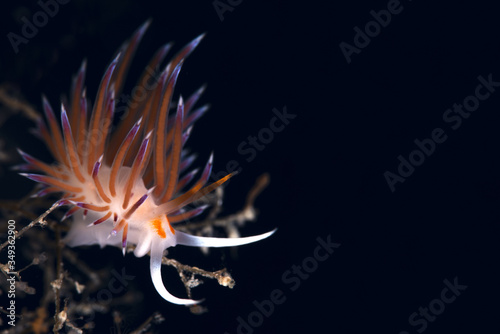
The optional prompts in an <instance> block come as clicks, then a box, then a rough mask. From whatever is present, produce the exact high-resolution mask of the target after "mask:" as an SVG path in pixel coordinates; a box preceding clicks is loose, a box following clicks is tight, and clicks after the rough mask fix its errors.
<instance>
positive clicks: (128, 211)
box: [19, 21, 274, 305]
mask: <svg viewBox="0 0 500 334" xmlns="http://www.w3.org/2000/svg"><path fill="white" fill-rule="evenodd" d="M148 25H149V21H148V22H146V23H145V24H143V25H142V26H141V27H140V28H139V29H138V30H137V31H136V32H135V33H134V35H133V36H132V38H131V39H130V41H128V42H126V43H125V44H124V45H123V46H122V48H121V49H120V51H119V53H118V55H117V56H116V58H115V59H114V60H113V61H112V62H111V64H110V65H109V66H108V68H107V70H106V72H105V74H104V76H103V78H102V80H101V83H100V86H99V89H98V92H97V97H96V100H95V101H94V105H93V107H92V108H91V110H90V108H89V102H88V100H87V97H86V89H85V87H84V77H85V71H86V63H85V62H83V64H82V66H81V68H80V70H79V72H78V74H77V75H76V76H75V78H74V81H73V87H72V90H71V96H70V103H69V104H68V105H65V104H64V103H63V104H62V105H61V117H60V118H61V124H59V122H58V121H57V119H56V116H55V114H54V112H53V110H52V107H51V106H50V104H49V102H48V101H47V99H46V98H43V109H44V112H45V116H46V120H47V124H48V126H47V125H46V124H45V122H44V121H43V120H40V121H39V122H38V129H37V133H38V135H39V137H41V139H42V140H43V141H44V142H45V144H46V145H47V147H48V149H49V150H50V152H51V153H52V155H53V156H54V158H55V159H56V160H57V163H56V165H48V164H46V163H44V162H42V161H39V160H37V159H35V158H33V157H32V156H30V155H28V154H27V153H24V152H22V151H19V152H20V154H21V156H22V157H23V159H24V160H25V161H26V164H25V165H22V166H21V169H23V170H25V171H31V170H38V171H41V172H43V174H27V173H22V175H24V176H26V177H28V178H30V179H32V180H34V181H37V182H40V183H42V184H44V185H45V187H44V188H43V189H42V190H41V191H40V192H39V193H38V195H39V196H42V195H46V194H50V193H63V195H62V199H61V202H62V203H64V204H66V205H69V206H70V207H71V208H70V209H69V210H68V212H67V213H66V214H65V216H64V218H67V217H70V216H72V218H73V223H72V225H71V229H70V231H69V232H68V234H67V235H66V237H65V238H64V241H65V243H66V244H67V245H68V246H71V247H75V246H81V245H92V244H98V245H100V246H101V247H104V246H106V245H111V246H117V247H121V248H122V250H123V252H125V248H126V246H127V243H130V244H133V245H135V250H134V254H135V255H136V256H137V257H141V256H144V255H145V254H147V253H150V256H151V277H152V280H153V283H154V286H155V288H156V290H157V291H158V293H159V294H160V295H161V296H162V297H163V298H164V299H166V300H168V301H170V302H172V303H175V304H182V305H189V304H194V303H197V301H195V300H190V299H180V298H177V297H174V296H172V295H171V294H170V293H169V292H168V291H167V290H166V289H165V287H164V285H163V281H162V276H161V259H162V256H163V251H164V250H165V249H166V248H168V247H172V246H175V245H186V246H194V247H228V246H238V245H243V244H247V243H251V242H255V241H258V240H261V239H264V238H267V237H268V236H270V235H271V234H272V233H273V232H274V231H272V232H268V233H265V234H261V235H257V236H252V237H245V238H227V239H226V238H211V237H198V236H192V235H189V234H186V233H183V232H181V231H177V230H175V229H174V228H173V226H172V225H173V224H175V223H178V222H182V221H184V220H186V219H189V218H192V217H194V216H196V215H198V214H200V213H201V212H202V211H203V209H204V207H194V208H190V209H186V206H188V205H190V204H193V203H194V202H195V201H197V200H198V199H200V198H201V197H203V196H204V195H206V194H207V193H209V192H211V191H213V190H214V189H215V188H217V187H219V186H220V185H221V184H223V183H224V182H225V181H227V180H228V179H229V178H230V177H231V176H233V175H234V174H229V175H227V176H225V177H223V178H222V179H220V180H218V181H216V182H214V183H212V184H210V185H208V186H206V185H205V184H206V183H207V181H208V178H209V176H210V173H211V169H212V161H213V156H212V155H211V156H210V158H209V160H208V162H207V163H206V165H205V168H204V169H203V171H202V172H201V176H200V178H199V179H198V181H196V182H194V184H193V185H192V186H191V187H189V188H186V186H187V185H189V184H191V183H192V182H191V181H192V180H193V178H194V176H195V175H196V173H197V172H196V170H194V171H191V172H189V171H187V170H188V169H189V167H190V165H191V163H192V162H193V160H194V156H193V155H189V154H188V153H187V151H186V150H184V144H185V143H186V141H187V139H188V137H189V134H190V132H191V128H192V125H193V123H194V122H195V121H196V120H197V119H198V118H200V116H202V115H203V114H204V113H205V111H206V110H207V107H206V106H202V107H199V108H194V106H195V104H196V102H197V101H198V99H199V98H200V96H201V94H202V93H203V90H204V89H203V87H202V88H200V89H199V90H198V91H196V92H195V93H194V94H192V95H191V96H190V97H189V98H188V99H187V100H186V101H184V100H183V98H182V97H179V99H178V102H177V103H176V106H173V107H174V108H173V109H175V112H173V113H172V115H170V113H169V110H170V109H171V105H172V104H173V103H174V102H173V101H172V96H173V92H174V88H175V84H176V82H177V78H178V75H179V72H180V70H181V67H182V65H183V63H184V60H185V59H186V57H187V56H188V55H189V54H190V53H191V52H192V51H193V49H194V48H195V47H196V46H197V45H198V43H199V42H200V40H201V39H202V38H203V35H201V36H199V37H198V38H196V39H194V40H193V41H192V42H191V43H189V44H188V45H187V46H185V47H184V48H183V49H182V50H181V51H179V52H178V53H177V55H175V56H174V57H173V58H172V60H171V61H170V62H169V63H168V64H167V65H166V67H165V69H164V70H163V71H162V72H161V74H160V75H159V76H158V77H155V76H154V73H153V72H152V71H151V70H150V69H153V68H157V66H159V65H160V63H161V62H162V61H163V59H164V58H165V56H166V54H167V52H168V51H169V49H170V47H171V45H170V44H167V45H165V46H164V47H162V48H160V50H159V51H158V52H157V53H156V54H155V55H154V57H153V58H152V60H151V61H150V63H149V64H148V66H147V68H146V71H144V74H143V75H142V77H141V79H140V80H139V85H140V86H141V87H146V89H144V92H145V96H144V97H143V98H141V99H140V100H138V101H134V102H135V103H133V104H130V106H129V107H128V110H127V112H126V113H125V116H124V117H123V118H122V120H121V121H120V122H119V124H117V125H116V128H115V129H113V131H111V130H112V128H113V119H114V113H115V99H116V96H118V95H119V94H120V93H121V89H122V86H123V81H124V78H125V74H126V72H127V69H128V67H129V64H130V61H131V58H132V56H133V54H134V52H135V49H136V48H137V45H138V43H139V41H140V40H141V38H142V36H143V34H144V32H145V30H146V29H147V27H148ZM148 69H149V70H148Z"/></svg>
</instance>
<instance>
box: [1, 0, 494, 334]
mask: <svg viewBox="0 0 500 334" xmlns="http://www.w3.org/2000/svg"><path fill="white" fill-rule="evenodd" d="M233 3H237V2H236V1H235V2H233ZM387 4H388V1H369V2H368V1H364V2H361V1H337V2H335V4H329V5H325V4H324V3H323V2H310V3H306V2H290V1H270V2H269V1H246V0H244V1H242V2H241V3H240V4H238V5H237V6H233V10H232V11H226V12H224V13H223V18H224V19H223V20H222V21H221V19H220V18H219V15H218V14H217V11H216V10H215V9H214V5H213V3H212V2H211V1H205V2H203V1H182V2H179V1H176V2H171V1H166V2H154V1H140V2H134V1H102V2H99V1H77V0H73V1H70V2H69V3H68V4H66V5H61V7H60V8H59V13H58V14H57V15H56V16H55V17H54V18H51V19H50V20H49V22H48V23H47V25H46V26H44V27H42V28H40V31H39V33H38V34H37V35H36V36H35V37H33V38H32V39H31V40H30V41H29V43H28V44H26V45H24V44H23V45H20V50H19V52H18V53H17V54H16V53H14V51H13V49H12V47H11V45H10V43H9V41H8V39H7V37H6V34H7V33H8V32H15V33H20V31H21V27H22V22H20V17H22V16H27V17H28V18H31V17H32V15H33V14H34V13H35V12H36V11H38V10H40V7H39V5H37V4H36V2H34V1H33V2H26V4H25V5H19V4H16V5H11V6H10V8H8V9H7V8H2V14H1V18H2V19H1V20H0V21H1V24H2V29H3V30H2V36H0V37H1V58H0V76H1V79H2V81H7V82H10V83H13V84H15V85H17V86H18V87H19V88H20V90H21V91H22V92H23V94H24V95H25V97H26V98H27V99H28V101H30V102H31V103H32V104H33V105H34V106H35V107H36V108H37V109H38V110H40V109H41V104H40V102H39V101H40V94H41V93H42V92H43V93H45V94H46V95H47V96H48V98H49V99H50V100H51V101H52V104H53V105H57V101H58V99H59V98H60V96H61V94H67V92H68V91H69V88H70V80H71V76H72V74H73V73H75V72H76V71H77V69H78V66H79V65H80V63H81V61H82V59H83V58H84V57H85V58H86V59H87V61H88V74H87V80H86V84H87V87H88V92H89V96H91V97H93V96H94V94H95V91H96V89H97V85H98V82H99V80H100V76H101V75H102V73H104V69H105V67H106V66H107V64H108V63H109V61H110V60H111V57H112V55H113V54H114V52H115V51H116V50H117V48H118V47H119V46H120V45H121V43H122V42H123V41H124V40H125V39H127V38H128V37H129V36H130V35H131V34H132V32H133V31H134V30H135V29H136V28H137V27H138V26H139V25H140V24H141V23H143V22H144V21H145V20H147V19H148V18H152V19H153V22H152V25H151V27H150V28H149V30H148V32H147V33H146V35H145V37H144V40H143V42H142V43H141V45H140V47H139V50H138V52H137V55H136V57H135V61H134V63H133V65H132V69H131V72H130V73H129V78H136V77H137V76H138V75H139V73H140V71H141V70H142V68H143V67H144V66H145V64H146V62H147V61H148V60H149V57H150V56H151V55H152V54H153V53H154V52H155V51H156V49H157V48H158V47H160V46H161V45H163V44H164V43H166V42H168V41H175V42H176V44H175V50H178V49H179V48H180V47H181V46H182V45H184V44H186V43H187V42H189V41H190V40H191V39H193V38H195V37H196V36H198V35H199V34H200V33H203V32H207V36H206V38H205V39H204V40H203V42H202V43H201V44H200V45H199V47H198V48H197V49H196V51H195V52H194V53H193V54H192V55H191V56H190V57H189V59H188V60H187V61H186V63H185V65H184V67H183V70H182V73H181V75H180V81H179V86H178V89H177V93H179V92H182V93H183V94H184V95H185V96H187V95H188V94H189V93H190V92H192V91H193V90H194V89H196V88H197V87H199V86H200V85H202V84H204V83H207V85H208V88H207V92H206V94H205V95H204V97H203V99H202V102H205V103H210V104H211V106H212V107H211V110H210V112H209V113H208V114H207V115H206V116H204V117H203V118H202V119H201V120H200V121H199V122H198V123H197V124H196V126H195V129H194V134H193V137H192V138H191V139H190V147H192V148H193V150H195V151H197V152H199V153H200V159H199V160H198V161H197V163H198V165H202V164H203V163H204V159H206V158H207V157H208V155H209V153H210V152H211V151H212V150H213V151H214V152H215V165H214V170H215V171H223V170H224V169H225V166H226V163H227V162H228V161H230V160H236V161H238V162H239V163H240V166H241V167H242V168H243V170H242V173H241V174H240V175H238V176H237V177H236V178H235V179H234V180H232V181H231V183H230V185H229V186H228V187H227V188H226V205H225V211H224V212H225V213H232V212H235V211H236V210H238V209H239V208H240V207H241V204H242V202H243V200H244V198H245V195H246V193H247V191H248V189H249V188H250V187H251V185H252V184H253V182H254V180H255V178H256V177H257V176H258V175H260V174H262V173H264V172H268V173H270V175H271V184H270V186H269V188H268V189H266V190H265V192H264V193H263V194H262V195H261V196H260V197H259V199H258V200H257V203H256V206H257V207H258V209H259V210H260V215H259V218H258V221H257V222H256V223H250V224H248V225H247V226H246V228H244V229H243V230H242V233H243V234H244V235H251V234H256V233H262V232H265V231H268V230H270V229H273V228H275V227H278V232H277V233H276V234H275V235H273V236H272V237H271V238H269V239H267V240H265V241H261V242H259V243H256V244H252V245H248V246H243V247H240V248H239V249H238V257H237V258H232V257H231V252H230V251H229V250H227V251H224V250H217V251H215V252H213V253H212V255H211V256H210V257H208V258H205V257H203V256H201V255H200V253H199V252H197V250H191V249H185V248H180V247H178V249H175V250H174V252H173V253H172V254H175V255H178V256H179V259H181V260H183V262H186V263H189V264H191V265H197V266H199V267H203V268H206V269H209V270H212V269H213V270H216V269H220V268H221V267H223V266H227V267H228V268H229V269H230V271H231V273H232V275H233V277H234V278H235V279H236V286H235V288H234V289H233V290H229V289H226V288H222V287H219V286H218V285H217V284H215V283H213V282H207V283H206V284H205V285H204V287H202V288H199V289H198V290H196V289H195V294H198V295H195V297H196V298H203V297H205V298H206V303H205V305H206V306H207V307H208V308H209V312H208V313H206V314H203V315H201V316H195V315H191V314H190V313H189V312H188V311H187V310H186V309H185V308H183V307H180V306H176V305H172V304H169V303H168V302H165V301H164V300H162V298H161V297H160V296H159V295H157V293H156V292H155V290H154V288H153V287H152V284H151V281H150V279H149V261H148V259H146V258H143V259H135V258H134V257H133V256H132V255H131V254H130V255H127V257H126V258H125V259H122V258H121V257H120V254H119V251H117V250H115V249H109V250H108V249H106V250H99V249H97V247H94V248H87V249H82V250H81V254H82V257H85V256H87V257H88V258H89V261H96V263H99V262H102V261H103V258H106V257H109V258H110V259H113V262H114V263H116V267H117V268H121V267H123V266H125V267H126V268H127V273H129V272H130V273H131V274H132V275H135V276H137V279H136V280H134V282H133V284H134V287H135V288H137V289H139V290H141V291H143V292H144V300H143V301H140V302H138V305H134V307H133V308H126V309H122V310H121V311H122V312H123V313H124V314H126V315H127V317H126V324H125V325H124V328H128V329H129V330H130V329H132V328H134V327H135V326H137V324H139V323H140V322H142V321H143V320H144V319H146V318H147V316H148V315H149V314H151V312H153V311H155V310H159V311H160V312H161V313H162V314H163V316H164V317H165V318H166V321H165V322H164V323H163V324H162V326H160V327H158V331H159V332H162V333H163V332H167V331H168V332H169V333H180V332H184V333H202V332H208V333H224V332H228V333H237V332H238V330H237V326H238V322H237V318H238V317H242V318H243V319H247V318H248V316H249V314H251V313H252V312H254V311H255V310H256V308H255V306H254V305H253V301H254V300H257V301H261V300H263V299H269V295H270V293H271V291H273V290H274V289H280V290H282V291H283V292H284V295H285V296H286V301H285V302H284V303H283V304H282V305H276V307H275V310H274V312H273V314H272V315H270V316H269V317H268V318H265V319H264V321H263V323H262V325H260V326H259V327H258V328H255V329H254V331H255V333H286V332H306V331H307V332H320V331H321V332H330V333H367V332H375V333H377V332H380V333H395V334H397V333H400V332H402V331H408V332H409V333H417V329H421V327H420V326H411V325H410V324H409V321H408V318H409V316H410V315H411V314H412V313H413V312H418V309H419V307H428V306H429V303H430V302H431V301H432V300H434V299H436V298H440V295H441V291H442V289H443V288H444V287H445V285H444V283H443V280H445V279H448V280H450V281H453V279H454V278H455V277H457V279H458V282H459V283H460V284H462V285H466V286H467V289H466V290H465V291H463V293H462V294H461V295H460V296H459V297H458V298H457V299H456V300H455V301H454V302H453V303H451V304H447V305H446V308H445V310H444V312H443V313H442V314H440V315H438V316H437V318H436V320H435V321H433V322H429V323H428V327H427V328H426V329H425V333H455V332H460V333H462V332H463V333H472V332H475V333H484V332H491V333H494V332H498V331H499V325H498V321H497V319H498V311H499V306H498V300H499V298H500V290H499V288H498V286H499V284H500V283H499V282H500V275H499V273H498V269H497V268H498V255H499V242H498V240H499V236H500V227H499V220H500V211H499V210H498V207H499V201H500V176H499V173H498V170H499V168H500V145H499V143H500V132H499V131H498V127H499V124H498V120H499V117H498V113H499V108H500V96H498V95H499V94H500V92H499V91H496V92H494V93H492V94H491V95H490V97H489V98H488V99H487V100H485V101H482V102H481V103H480V106H479V108H478V109H477V110H476V111H475V112H473V113H472V114H471V116H470V117H469V118H468V119H464V120H463V122H462V125H461V126H460V127H459V128H458V129H456V130H453V129H452V128H451V127H450V124H447V123H445V122H444V121H443V114H444V113H445V111H446V110H447V109H448V108H451V107H452V106H453V104H454V103H462V102H463V101H464V99H465V98H466V97H467V96H469V95H472V94H474V91H475V88H476V86H477V85H478V84H479V81H478V79H477V77H478V76H480V75H482V76H483V77H487V76H488V75H489V74H491V75H492V78H493V80H494V81H500V66H499V63H500V48H499V43H500V42H499V37H500V31H499V29H500V21H499V20H498V14H497V13H498V11H497V8H496V7H495V5H494V4H493V3H490V2H486V1H483V2H475V1H466V2H460V3H458V4H457V3H452V2H448V3H447V4H439V5H437V4H436V3H435V2H430V1H418V0H414V1H408V0H406V1H402V2H401V5H400V6H402V11H401V12H400V13H399V14H397V15H393V16H392V19H391V22H390V23H389V25H388V26H387V27H384V28H382V29H381V31H380V33H379V34H377V35H376V36H375V37H373V38H371V41H370V43H369V45H368V46H366V47H365V48H363V49H362V50H361V52H360V53H359V54H353V55H352V62H351V63H350V64H348V63H347V61H346V58H345V57H344V55H343V54H342V51H341V49H340V47H339V44H340V43H341V42H346V43H349V44H353V39H354V34H355V31H354V30H353V29H354V28H355V27H356V26H357V27H360V28H361V29H364V27H365V25H366V23H368V22H369V21H372V20H373V17H372V15H370V11H371V10H374V11H376V12H378V11H380V10H382V9H386V8H387ZM133 84H134V79H132V80H129V82H128V85H129V86H128V88H130V87H132V86H133ZM126 88H127V87H126ZM499 89H500V87H499ZM284 106H286V107H287V110H288V112H289V113H292V114H295V115H297V116H296V118H295V119H293V120H292V121H291V122H290V124H289V125H287V126H286V127H285V129H284V130H283V131H282V132H280V133H276V134H275V136H274V139H273V141H272V142H271V143H269V144H267V145H266V146H265V149H264V150H263V151H261V152H259V153H258V155H257V156H256V158H255V159H254V160H252V161H250V162H248V161H246V158H247V157H248V156H245V155H241V154H240V153H238V150H237V147H238V145H239V144H240V143H241V142H243V141H245V140H247V137H248V136H250V135H257V134H258V133H259V131H260V130H261V129H262V128H264V127H268V126H269V122H270V120H271V119H272V117H273V113H272V109H273V108H277V109H278V110H282V109H283V107H284ZM9 122H11V123H10V124H9V125H10V126H8V127H4V128H2V133H1V136H2V138H3V139H5V140H7V145H6V147H5V148H4V149H6V150H13V149H14V148H15V147H17V146H19V147H21V148H23V149H24V150H25V151H27V152H29V153H32V154H33V155H36V156H40V155H42V154H43V152H42V151H43V147H42V145H41V144H40V143H38V142H37V141H36V139H35V138H33V137H32V136H31V135H29V132H28V129H29V127H32V126H33V125H32V124H30V123H29V124H26V122H24V123H23V121H22V120H17V119H15V118H14V119H12V120H10V121H9ZM435 128H442V129H443V130H444V131H445V133H446V135H447V140H446V141H445V142H444V143H442V144H439V145H437V147H436V149H435V151H434V153H433V154H432V155H431V156H429V157H427V158H426V160H425V162H424V163H423V164H422V165H421V166H419V167H417V168H415V171H414V172H413V174H412V175H411V176H409V177H408V178H407V179H406V181H405V182H404V183H398V184H397V185H396V190H395V191H394V192H391V190H390V188H389V186H388V184H387V182H386V180H385V178H384V172H386V171H391V172H394V173H395V172H397V168H398V164H399V161H398V156H399V155H402V156H403V157H406V158H408V156H409V155H410V153H411V152H412V151H413V150H415V149H416V146H415V144H414V143H413V142H414V140H415V139H419V140H423V139H425V138H429V137H430V134H431V132H432V130H433V129H435ZM37 152H40V153H39V154H38V155H37ZM47 159H50V158H48V157H47ZM31 187H32V182H30V181H29V180H25V179H23V178H22V177H20V176H16V175H15V174H14V173H13V172H10V171H8V170H5V169H4V170H3V175H2V191H1V192H2V197H3V198H17V197H20V196H22V195H23V194H25V193H26V192H28V191H29V190H30V189H31ZM329 235H331V239H332V240H333V241H334V242H337V243H340V244H341V246H340V247H339V248H338V249H337V250H336V251H335V253H334V254H333V255H332V256H330V257H329V258H328V259H327V260H326V261H324V262H321V263H319V265H318V268H317V270H315V271H314V272H312V273H310V275H309V277H308V278H307V279H303V280H300V282H301V285H300V287H299V288H298V289H297V290H296V291H291V289H290V287H291V284H286V283H285V282H284V281H283V280H282V275H283V274H284V273H285V272H286V271H287V270H289V269H290V268H291V266H292V265H294V264H296V265H301V264H302V261H303V260H304V259H306V258H307V257H310V256H312V255H313V251H314V249H315V247H316V246H317V245H318V243H317V241H316V239H317V237H321V238H323V239H326V238H327V236H329ZM89 254H90V256H89ZM96 258H98V260H96ZM91 264H92V262H91ZM96 265H99V264H96ZM168 273H169V275H165V276H169V277H164V281H165V282H167V286H168V287H171V289H172V291H173V292H174V293H176V294H177V295H180V294H182V287H181V286H180V284H179V283H177V282H176V280H177V277H175V276H176V275H175V272H174V271H171V272H168ZM169 278H170V279H169ZM172 281H173V282H172ZM176 284H177V285H176ZM101 321H102V324H101V323H97V325H101V326H102V327H100V328H98V329H96V332H97V333H112V332H113V329H112V328H111V327H112V325H111V324H110V323H109V324H108V320H105V319H103V320H101Z"/></svg>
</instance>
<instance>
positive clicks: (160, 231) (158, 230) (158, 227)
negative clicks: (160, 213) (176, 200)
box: [151, 218, 167, 238]
mask: <svg viewBox="0 0 500 334" xmlns="http://www.w3.org/2000/svg"><path fill="white" fill-rule="evenodd" d="M151 225H153V228H154V229H155V230H156V233H158V235H159V236H160V238H166V237H167V235H166V233H165V230H164V229H163V227H162V226H161V219H160V218H155V219H153V220H152V221H151Z"/></svg>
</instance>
